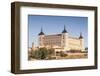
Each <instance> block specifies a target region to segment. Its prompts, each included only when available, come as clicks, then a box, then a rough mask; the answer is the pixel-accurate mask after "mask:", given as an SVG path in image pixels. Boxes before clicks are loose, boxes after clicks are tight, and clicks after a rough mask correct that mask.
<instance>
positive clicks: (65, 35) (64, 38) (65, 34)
mask: <svg viewBox="0 0 100 76" xmlns="http://www.w3.org/2000/svg"><path fill="white" fill-rule="evenodd" d="M61 46H62V48H64V50H66V51H67V50H69V49H68V32H67V30H66V26H65V25H64V29H63V31H62V44H61Z"/></svg>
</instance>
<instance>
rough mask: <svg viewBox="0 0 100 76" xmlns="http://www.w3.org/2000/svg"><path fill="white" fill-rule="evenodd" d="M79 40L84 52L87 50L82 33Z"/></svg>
mask: <svg viewBox="0 0 100 76" xmlns="http://www.w3.org/2000/svg"><path fill="white" fill-rule="evenodd" d="M79 39H80V47H81V51H84V50H85V48H84V38H83V36H82V33H80V36H79Z"/></svg>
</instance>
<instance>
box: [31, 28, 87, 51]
mask: <svg viewBox="0 0 100 76" xmlns="http://www.w3.org/2000/svg"><path fill="white" fill-rule="evenodd" d="M38 36H39V46H38V47H39V48H41V47H46V48H54V49H55V51H70V50H80V51H84V50H85V47H84V38H83V36H82V33H80V35H79V37H70V36H69V33H68V31H67V30H66V28H65V26H64V29H63V31H62V33H60V34H51V35H45V33H44V32H43V29H42V28H41V32H40V33H39V34H38ZM32 48H34V45H32Z"/></svg>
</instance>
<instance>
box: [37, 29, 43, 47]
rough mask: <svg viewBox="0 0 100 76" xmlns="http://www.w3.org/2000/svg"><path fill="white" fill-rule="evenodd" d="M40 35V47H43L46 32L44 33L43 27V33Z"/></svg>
mask: <svg viewBox="0 0 100 76" xmlns="http://www.w3.org/2000/svg"><path fill="white" fill-rule="evenodd" d="M38 35H39V46H40V47H43V46H44V32H43V29H42V27H41V31H40V33H39V34H38Z"/></svg>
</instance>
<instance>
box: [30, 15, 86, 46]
mask: <svg viewBox="0 0 100 76" xmlns="http://www.w3.org/2000/svg"><path fill="white" fill-rule="evenodd" d="M64 25H65V26H66V30H67V31H68V33H69V35H70V36H71V37H79V36H80V32H82V35H83V37H84V41H85V47H87V46H88V17H77V16H48V15H47V16H46V15H28V36H29V37H28V45H29V47H32V42H34V44H35V45H36V46H38V34H39V33H40V31H41V27H42V29H43V32H44V33H45V35H48V34H49V35H50V34H60V33H62V31H63V29H64Z"/></svg>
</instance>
